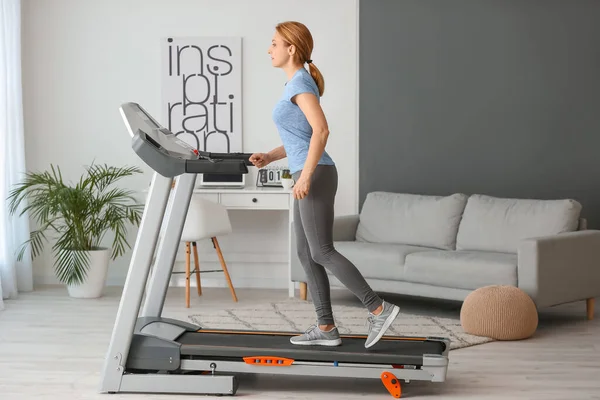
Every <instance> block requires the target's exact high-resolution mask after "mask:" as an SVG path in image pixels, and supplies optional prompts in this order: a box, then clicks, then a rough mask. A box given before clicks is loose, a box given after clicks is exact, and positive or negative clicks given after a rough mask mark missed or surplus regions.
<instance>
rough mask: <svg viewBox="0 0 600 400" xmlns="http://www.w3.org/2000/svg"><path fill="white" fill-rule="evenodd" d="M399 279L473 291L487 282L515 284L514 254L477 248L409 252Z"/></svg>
mask: <svg viewBox="0 0 600 400" xmlns="http://www.w3.org/2000/svg"><path fill="white" fill-rule="evenodd" d="M403 279H404V280H405V281H409V282H417V283H425V284H429V285H434V286H442V287H451V288H457V289H468V290H474V289H477V288H480V287H482V286H487V285H514V286H516V285H517V255H516V254H511V253H494V252H478V251H459V250H455V251H439V250H438V251H429V252H420V253H413V254H409V255H408V256H407V257H406V262H405V264H404V276H403Z"/></svg>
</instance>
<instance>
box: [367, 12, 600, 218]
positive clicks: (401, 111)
mask: <svg viewBox="0 0 600 400" xmlns="http://www.w3.org/2000/svg"><path fill="white" fill-rule="evenodd" d="M599 21H600V1H598V0H588V1H583V0H554V1H550V0H546V1H543V0H537V1H533V0H362V1H361V2H360V39H359V40H360V88H359V89H360V91H359V95H360V121H359V126H360V139H359V140H360V148H359V151H360V157H359V163H360V165H359V171H360V172H359V173H360V182H359V185H360V186H359V188H360V204H361V205H362V203H363V201H364V198H365V196H366V194H367V193H368V192H370V191H374V190H387V191H396V192H406V193H421V194H439V195H445V194H450V193H454V192H463V193H467V194H471V193H483V194H488V195H492V196H508V197H533V198H565V197H569V198H575V199H577V200H579V201H580V202H581V203H582V204H583V206H584V214H583V215H584V216H586V217H588V218H589V223H590V226H591V227H598V226H600V22H599Z"/></svg>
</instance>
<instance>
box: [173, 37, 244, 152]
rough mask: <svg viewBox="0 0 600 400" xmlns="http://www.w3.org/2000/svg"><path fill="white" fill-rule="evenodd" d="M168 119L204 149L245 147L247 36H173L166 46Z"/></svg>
mask: <svg viewBox="0 0 600 400" xmlns="http://www.w3.org/2000/svg"><path fill="white" fill-rule="evenodd" d="M161 56H162V66H163V68H162V101H161V106H162V110H163V118H164V119H163V121H164V124H166V127H167V128H168V129H169V130H170V131H171V132H173V133H174V134H175V135H177V137H178V138H179V139H181V140H183V141H184V142H186V143H189V144H190V145H191V146H194V147H195V148H197V149H198V150H201V151H210V152H218V153H230V152H241V151H242V39H241V38H240V37H181V38H176V37H168V38H165V39H164V40H163V46H162V52H161Z"/></svg>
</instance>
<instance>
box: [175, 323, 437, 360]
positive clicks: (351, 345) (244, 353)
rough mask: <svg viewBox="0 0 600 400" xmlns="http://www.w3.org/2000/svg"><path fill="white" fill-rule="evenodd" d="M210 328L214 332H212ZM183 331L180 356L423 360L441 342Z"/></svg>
mask: <svg viewBox="0 0 600 400" xmlns="http://www.w3.org/2000/svg"><path fill="white" fill-rule="evenodd" d="M213 332H214V333H213ZM217 332H218V331H212V332H211V333H206V332H204V333H203V332H202V331H198V332H186V333H184V334H182V335H181V336H180V337H179V338H178V339H177V341H178V342H179V343H181V356H182V358H185V357H188V358H193V357H191V356H205V357H207V356H208V357H210V356H212V357H219V356H221V357H227V358H242V357H249V356H256V357H258V356H273V357H285V358H291V359H294V360H296V361H320V362H323V361H325V362H333V361H339V362H347V363H362V364H364V363H370V364H406V365H417V366H421V365H422V364H423V355H424V354H431V355H442V354H443V353H444V351H445V347H446V346H445V344H444V343H443V342H439V341H436V340H423V341H422V340H398V339H390V340H387V339H385V338H383V339H381V340H380V341H379V342H378V343H377V344H375V345H374V346H373V347H371V348H368V349H366V348H365V338H364V337H344V336H343V335H342V345H341V346H336V347H327V346H298V345H293V344H291V343H290V336H291V335H296V334H297V333H293V334H282V333H276V334H269V333H268V332H267V333H265V334H240V333H231V331H224V333H217Z"/></svg>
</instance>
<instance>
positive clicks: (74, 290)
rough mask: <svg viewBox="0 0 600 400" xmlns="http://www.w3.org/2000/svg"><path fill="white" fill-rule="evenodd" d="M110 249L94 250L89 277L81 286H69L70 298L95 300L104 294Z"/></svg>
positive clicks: (91, 252)
mask: <svg viewBox="0 0 600 400" xmlns="http://www.w3.org/2000/svg"><path fill="white" fill-rule="evenodd" d="M109 250H110V249H102V250H92V251H89V252H88V253H89V254H90V265H89V268H88V271H87V276H86V277H85V280H84V282H83V283H81V284H73V285H67V289H68V291H69V296H71V297H75V298H78V299H95V298H98V297H101V296H102V295H103V294H104V287H105V286H106V275H107V272H108V261H109V259H110V253H109Z"/></svg>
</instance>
